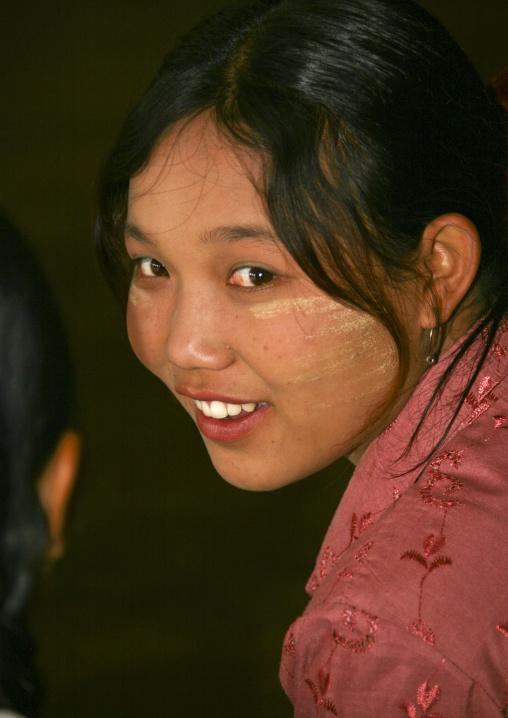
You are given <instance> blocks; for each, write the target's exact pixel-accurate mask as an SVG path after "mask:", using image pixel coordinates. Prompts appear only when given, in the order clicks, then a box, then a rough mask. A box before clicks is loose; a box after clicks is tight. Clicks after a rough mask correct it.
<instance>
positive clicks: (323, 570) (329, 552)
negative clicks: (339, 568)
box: [319, 546, 338, 579]
mask: <svg viewBox="0 0 508 718" xmlns="http://www.w3.org/2000/svg"><path fill="white" fill-rule="evenodd" d="M337 560H338V557H337V556H336V555H335V553H334V552H333V548H332V547H331V546H325V548H324V550H323V553H322V556H321V560H320V562H319V575H320V577H321V578H322V579H323V578H326V577H327V576H328V571H329V569H330V567H332V566H335V564H336V563H337Z"/></svg>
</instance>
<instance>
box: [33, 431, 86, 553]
mask: <svg viewBox="0 0 508 718" xmlns="http://www.w3.org/2000/svg"><path fill="white" fill-rule="evenodd" d="M80 454H81V439H80V437H79V436H78V434H76V432H74V431H68V432H66V433H65V434H64V435H63V436H62V438H61V439H60V442H59V444H58V446H57V448H56V451H55V453H54V454H53V457H52V458H51V460H50V462H49V464H48V465H47V466H46V468H45V470H44V472H43V474H42V476H41V477H40V479H39V481H38V484H37V491H38V494H39V499H40V502H41V505H42V507H43V509H44V511H45V512H46V515H47V518H48V525H49V531H50V538H51V546H50V549H49V552H48V558H50V559H56V558H58V557H59V556H60V555H61V554H62V553H63V547H64V542H63V529H64V523H65V514H66V510H67V506H68V503H69V499H70V496H71V493H72V488H73V486H74V482H75V478H76V474H77V472H78V467H79V459H80Z"/></svg>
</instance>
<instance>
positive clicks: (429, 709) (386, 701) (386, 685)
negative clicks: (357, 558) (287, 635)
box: [281, 605, 502, 718]
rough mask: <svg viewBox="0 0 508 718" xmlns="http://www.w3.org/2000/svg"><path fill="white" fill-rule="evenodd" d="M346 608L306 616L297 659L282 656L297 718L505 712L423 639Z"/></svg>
mask: <svg viewBox="0 0 508 718" xmlns="http://www.w3.org/2000/svg"><path fill="white" fill-rule="evenodd" d="M340 608H341V611H340V613H341V614H342V615H340V613H339V614H336V615H335V619H336V620H333V617H330V616H324V617H322V618H321V620H318V618H317V616H313V617H312V620H311V621H306V620H305V617H303V618H302V619H301V620H300V622H299V625H298V626H295V627H294V632H293V634H292V638H293V647H294V655H293V661H292V663H291V664H288V662H285V661H284V658H283V662H282V665H281V679H282V683H283V685H284V687H285V688H286V692H287V693H288V695H289V696H290V698H291V699H292V701H293V703H294V709H295V713H294V715H295V718H330V717H331V716H341V717H342V718H404V716H406V717H409V718H479V716H481V717H482V718H489V717H490V716H496V717H497V716H499V715H500V712H501V711H502V707H501V706H499V705H496V704H495V702H494V701H493V700H492V698H490V697H489V696H488V695H486V693H485V691H483V690H482V688H481V687H480V686H479V685H478V684H477V683H476V682H475V681H474V680H473V679H472V678H471V677H469V676H467V675H466V674H465V673H463V672H462V671H461V670H460V669H459V668H458V667H457V666H455V665H454V664H453V663H452V662H451V661H450V660H448V659H447V658H446V657H445V656H443V655H442V654H440V653H439V651H438V650H436V648H435V647H434V646H432V645H429V643H427V642H426V641H425V638H424V636H422V635H418V634H415V633H413V634H412V633H410V632H409V631H408V630H407V629H406V628H405V627H401V626H397V625H395V624H394V623H393V622H390V621H384V620H382V619H379V618H377V617H375V616H372V615H370V614H368V613H367V612H365V611H362V610H361V609H358V608H355V607H353V606H346V605H344V606H342V607H340ZM334 614H335V611H334ZM288 672H289V675H288ZM288 688H289V690H288Z"/></svg>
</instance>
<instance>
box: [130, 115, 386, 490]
mask: <svg viewBox="0 0 508 718" xmlns="http://www.w3.org/2000/svg"><path fill="white" fill-rule="evenodd" d="M245 159H246V156H245V155H244V156H243V157H242V161H240V159H239V153H238V151H236V152H235V151H234V150H233V149H232V148H231V146H230V145H228V144H227V143H226V142H225V141H224V140H221V139H220V138H219V136H218V134H217V131H216V129H215V128H214V126H213V124H212V122H211V121H207V120H206V119H203V118H198V119H197V120H194V121H193V122H191V123H189V124H188V125H187V126H184V127H183V129H182V128H181V129H180V132H178V133H177V132H173V133H172V134H170V135H169V136H168V137H167V138H165V140H163V141H162V142H161V144H160V145H159V146H158V148H157V149H156V150H155V152H154V154H153V156H152V158H151V160H150V162H149V164H148V166H147V168H146V169H145V170H144V171H143V172H142V173H141V174H140V175H139V176H137V177H135V178H133V179H132V180H131V185H130V193H129V210H128V219H127V224H126V235H125V237H126V247H127V251H128V253H129V256H130V257H131V258H132V260H133V262H134V272H133V278H132V283H131V288H130V293H129V302H128V310H127V325H128V333H129V339H130V342H131V344H132V347H133V349H134V351H135V353H136V355H137V356H138V358H139V359H140V361H141V362H142V363H143V364H144V365H145V366H146V367H147V368H148V369H149V370H150V371H152V372H153V373H154V374H155V375H156V376H158V377H159V378H160V379H161V380H162V381H163V382H164V383H165V384H166V386H167V387H168V388H169V389H170V390H171V391H172V392H173V394H174V395H175V396H176V398H177V399H178V400H179V402H180V403H181V404H182V405H183V407H184V408H185V409H186V410H187V411H188V412H189V414H190V415H191V417H192V418H193V419H194V421H195V422H196V424H197V426H198V429H199V431H200V432H201V435H202V437H203V439H204V441H205V444H206V447H207V449H208V451H209V453H210V457H211V459H212V461H213V463H214V465H215V468H216V469H217V471H218V472H219V473H220V474H221V475H222V476H223V477H224V478H225V479H226V480H227V481H229V482H230V483H232V484H235V485H237V486H240V487H243V488H248V489H271V488H276V487H279V486H283V485H285V484H289V483H291V482H293V481H296V480H297V479H300V478H303V477H305V476H308V475H309V474H311V473H313V472H314V471H317V470H318V469H321V468H323V467H324V466H327V465H328V464H330V463H331V462H333V461H334V460H335V459H337V458H339V457H340V456H342V455H344V454H346V453H347V452H348V451H350V450H351V449H352V448H353V447H354V446H355V445H356V444H357V443H358V437H359V435H360V434H362V433H363V432H364V429H365V426H366V424H368V422H369V417H370V416H371V415H372V413H373V411H375V410H376V409H377V408H378V406H379V405H380V403H381V402H383V400H384V399H385V398H386V396H387V395H388V394H389V392H390V389H391V387H392V385H393V382H394V379H395V376H396V373H397V355H396V350H395V347H394V344H393V341H392V340H391V338H390V336H389V334H388V332H387V331H386V330H385V329H384V328H383V327H382V326H381V325H380V324H379V323H378V322H377V321H375V320H374V319H373V318H372V317H370V316H369V315H367V314H365V313H363V312H360V311H359V310H356V309H351V308H349V307H346V306H344V305H341V304H339V303H337V302H336V301H334V300H332V299H331V298H330V297H329V296H328V295H326V294H324V293H323V292H322V291H321V290H319V289H318V288H317V287H316V286H315V285H314V284H313V283H312V281H311V280H310V279H309V277H307V275H305V274H304V273H303V272H302V270H301V269H300V268H299V267H298V265H297V264H296V263H295V261H294V260H293V259H292V258H291V257H290V255H289V254H288V252H287V251H286V250H285V249H284V247H283V246H282V244H281V243H280V242H279V241H278V239H277V238H276V237H275V235H274V231H273V228H272V227H271V225H270V221H269V219H268V217H267V214H266V212H265V210H264V208H263V204H262V201H261V198H260V196H259V194H258V192H257V191H256V189H255V188H254V186H253V184H252V182H251V180H250V179H249V177H248V176H247V174H246V173H245V171H244V167H245ZM251 168H252V170H253V171H255V170H256V169H259V167H257V166H256V161H255V160H254V159H252V160H251ZM380 428H382V426H381V427H380Z"/></svg>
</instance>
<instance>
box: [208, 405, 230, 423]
mask: <svg viewBox="0 0 508 718" xmlns="http://www.w3.org/2000/svg"><path fill="white" fill-rule="evenodd" d="M210 413H211V415H212V417H213V418H214V419H225V418H226V416H227V415H228V410H227V407H226V405H225V404H224V403H223V402H222V401H212V403H211V404H210Z"/></svg>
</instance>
